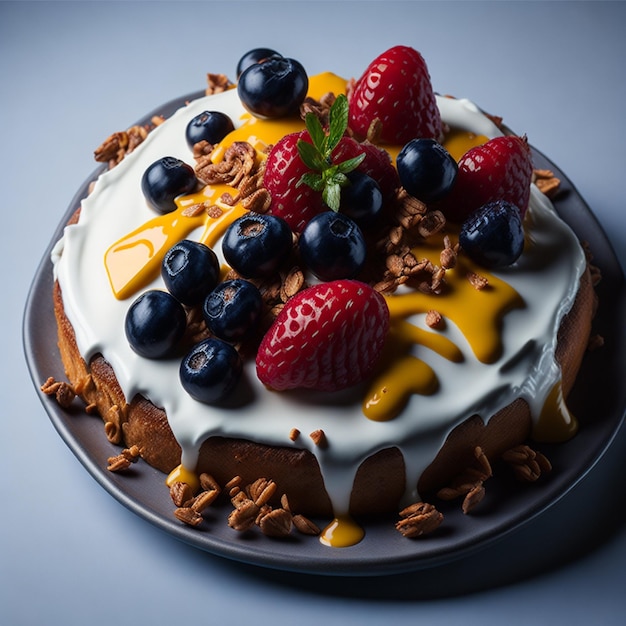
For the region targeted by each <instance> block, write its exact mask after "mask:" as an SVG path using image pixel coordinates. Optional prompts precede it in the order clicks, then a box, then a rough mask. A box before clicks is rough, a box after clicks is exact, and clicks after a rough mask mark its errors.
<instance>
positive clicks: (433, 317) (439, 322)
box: [426, 309, 445, 329]
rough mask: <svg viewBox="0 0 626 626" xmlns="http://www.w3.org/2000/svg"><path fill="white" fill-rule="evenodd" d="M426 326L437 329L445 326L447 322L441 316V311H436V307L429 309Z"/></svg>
mask: <svg viewBox="0 0 626 626" xmlns="http://www.w3.org/2000/svg"><path fill="white" fill-rule="evenodd" d="M426 326H429V327H430V328H436V329H441V328H443V326H445V323H444V320H443V317H442V316H441V313H439V311H435V310H434V309H431V310H430V311H428V313H426Z"/></svg>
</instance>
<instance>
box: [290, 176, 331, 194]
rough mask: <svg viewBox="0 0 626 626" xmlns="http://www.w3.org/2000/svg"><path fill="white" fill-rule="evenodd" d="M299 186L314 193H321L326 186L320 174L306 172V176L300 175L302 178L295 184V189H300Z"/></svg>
mask: <svg viewBox="0 0 626 626" xmlns="http://www.w3.org/2000/svg"><path fill="white" fill-rule="evenodd" d="M301 185H307V186H308V187H311V189H313V190H315V191H323V190H324V187H325V186H326V181H325V180H324V179H323V178H322V176H321V175H320V174H316V173H315V172H307V173H306V174H302V178H300V180H299V181H298V182H297V183H296V187H300V186H301Z"/></svg>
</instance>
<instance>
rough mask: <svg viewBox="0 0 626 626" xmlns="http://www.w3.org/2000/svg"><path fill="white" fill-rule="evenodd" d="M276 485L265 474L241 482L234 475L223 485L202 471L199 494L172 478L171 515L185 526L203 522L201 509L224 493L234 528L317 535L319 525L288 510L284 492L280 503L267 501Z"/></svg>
mask: <svg viewBox="0 0 626 626" xmlns="http://www.w3.org/2000/svg"><path fill="white" fill-rule="evenodd" d="M276 489H277V486H276V483H275V482H274V481H272V480H268V479H266V478H259V479H257V480H255V481H254V482H253V483H251V484H249V485H246V486H242V479H241V477H240V476H235V477H233V478H232V479H231V480H230V481H229V482H228V483H226V485H224V488H223V489H222V488H221V487H220V486H219V484H218V483H217V481H216V480H215V479H214V478H213V477H212V476H210V475H209V474H201V475H200V492H199V493H198V494H194V493H193V490H192V489H191V487H190V486H189V485H188V484H187V483H183V482H175V483H173V484H172V486H171V487H170V496H171V498H172V501H173V502H174V504H175V505H176V507H177V508H176V510H175V511H174V515H175V516H176V518H177V519H178V520H180V521H181V522H183V523H184V524H187V525H188V526H193V527H197V526H199V525H200V524H202V522H203V521H204V517H203V515H202V512H203V511H204V510H205V509H207V508H208V507H209V506H210V505H211V504H213V503H214V502H215V501H216V500H217V499H218V496H220V494H222V493H223V494H225V495H226V496H227V497H228V498H229V499H230V502H231V504H232V506H233V510H232V512H231V513H230V515H229V516H228V525H229V526H230V527H231V528H232V529H233V530H236V531H238V532H245V531H247V530H250V529H252V528H254V527H258V528H259V529H260V531H261V532H262V533H263V534H264V535H266V536H268V537H286V536H287V535H289V534H291V532H292V530H293V529H294V528H295V529H296V530H297V531H298V532H299V533H301V534H304V535H319V533H320V529H319V528H318V527H317V526H316V524H315V523H314V522H312V521H311V520H310V519H308V518H306V517H305V516H303V515H300V514H294V513H293V512H292V511H291V509H290V507H289V501H288V499H287V496H286V495H285V494H283V495H282V496H281V498H280V506H272V505H271V504H270V501H271V500H272V499H273V498H274V496H275V494H276Z"/></svg>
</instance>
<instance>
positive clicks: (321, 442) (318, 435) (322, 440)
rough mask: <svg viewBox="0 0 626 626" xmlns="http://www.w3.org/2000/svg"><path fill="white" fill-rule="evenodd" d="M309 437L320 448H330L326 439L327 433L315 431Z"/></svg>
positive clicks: (320, 430)
mask: <svg viewBox="0 0 626 626" xmlns="http://www.w3.org/2000/svg"><path fill="white" fill-rule="evenodd" d="M309 437H311V439H312V440H313V443H314V444H315V445H316V446H317V447H318V448H326V447H327V446H328V440H327V439H326V433H325V432H324V431H323V430H322V429H319V430H314V431H313V432H312V433H311V434H310V435H309Z"/></svg>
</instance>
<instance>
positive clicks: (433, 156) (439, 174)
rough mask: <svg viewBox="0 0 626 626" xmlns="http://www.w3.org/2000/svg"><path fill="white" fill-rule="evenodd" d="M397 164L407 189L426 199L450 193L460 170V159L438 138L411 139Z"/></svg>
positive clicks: (427, 200)
mask: <svg viewBox="0 0 626 626" xmlns="http://www.w3.org/2000/svg"><path fill="white" fill-rule="evenodd" d="M396 166H397V168H398V175H399V176H400V182H401V183H402V186H403V187H404V189H405V190H406V192H407V193H408V194H410V195H411V196H414V197H415V198H417V199H418V200H421V201H422V202H425V203H429V202H435V201H437V200H440V199H441V198H443V197H444V196H445V195H446V194H447V193H449V191H450V189H452V186H453V185H454V181H455V180H456V175H457V171H458V166H457V163H456V161H455V160H454V159H453V158H452V156H451V155H450V153H449V152H448V151H447V150H446V149H445V148H444V147H443V146H442V145H441V144H440V143H437V142H436V141H435V140H434V139H411V141H409V142H408V143H407V144H406V145H405V146H404V147H403V148H402V150H401V151H400V153H399V154H398V158H397V160H396Z"/></svg>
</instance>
